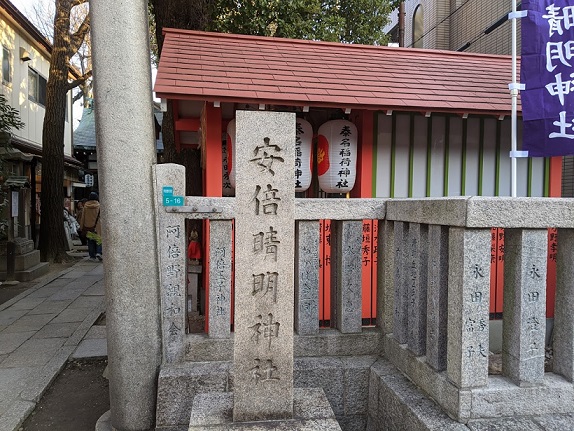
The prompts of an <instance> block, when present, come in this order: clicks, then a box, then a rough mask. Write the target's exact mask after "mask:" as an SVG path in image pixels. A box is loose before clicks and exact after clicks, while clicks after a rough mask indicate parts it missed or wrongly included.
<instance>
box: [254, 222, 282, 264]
mask: <svg viewBox="0 0 574 431" xmlns="http://www.w3.org/2000/svg"><path fill="white" fill-rule="evenodd" d="M280 243H281V241H279V240H278V239H277V231H276V230H274V229H273V226H269V231H267V232H259V233H256V234H254V235H253V252H254V253H261V252H263V251H264V252H265V259H267V257H268V256H271V258H272V259H273V261H274V262H277V247H278V245H279V244H280Z"/></svg>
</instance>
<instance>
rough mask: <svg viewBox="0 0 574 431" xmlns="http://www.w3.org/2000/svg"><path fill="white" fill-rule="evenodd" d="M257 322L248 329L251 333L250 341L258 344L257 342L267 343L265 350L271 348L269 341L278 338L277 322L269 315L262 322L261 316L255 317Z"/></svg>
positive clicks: (278, 324)
mask: <svg viewBox="0 0 574 431" xmlns="http://www.w3.org/2000/svg"><path fill="white" fill-rule="evenodd" d="M256 319H258V320H259V322H257V323H256V324H255V325H252V326H250V327H249V329H251V330H252V331H253V333H252V334H251V340H253V341H255V343H256V344H259V341H260V340H261V341H267V343H268V345H267V348H268V349H270V348H271V341H272V340H273V338H277V337H278V336H279V326H280V325H281V324H280V323H279V322H274V321H273V314H272V313H269V314H268V315H267V318H266V319H265V320H264V318H263V316H262V315H261V314H260V315H258V316H257V317H256Z"/></svg>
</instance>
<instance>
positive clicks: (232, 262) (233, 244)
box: [230, 219, 235, 328]
mask: <svg viewBox="0 0 574 431" xmlns="http://www.w3.org/2000/svg"><path fill="white" fill-rule="evenodd" d="M234 312H235V219H232V220H231V313H230V314H231V327H232V328H235V324H234V322H235V314H234Z"/></svg>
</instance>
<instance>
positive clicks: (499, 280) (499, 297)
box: [494, 228, 504, 314]
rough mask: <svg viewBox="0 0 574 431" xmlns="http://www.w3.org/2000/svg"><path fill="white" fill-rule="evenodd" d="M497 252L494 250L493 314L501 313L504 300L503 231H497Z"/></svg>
mask: <svg viewBox="0 0 574 431" xmlns="http://www.w3.org/2000/svg"><path fill="white" fill-rule="evenodd" d="M496 235H497V238H498V243H497V246H496V248H497V250H496V253H497V255H496V261H497V264H496V286H495V289H496V308H495V310H494V312H495V313H497V314H499V313H502V312H503V303H502V302H503V300H504V229H502V228H498V229H497V233H496Z"/></svg>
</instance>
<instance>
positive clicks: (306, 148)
mask: <svg viewBox="0 0 574 431" xmlns="http://www.w3.org/2000/svg"><path fill="white" fill-rule="evenodd" d="M312 142H313V126H311V123H309V122H308V121H307V120H303V119H302V118H297V123H296V129H295V191H296V192H304V191H305V190H307V189H308V188H309V186H310V185H311V175H312V160H311V145H312Z"/></svg>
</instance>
